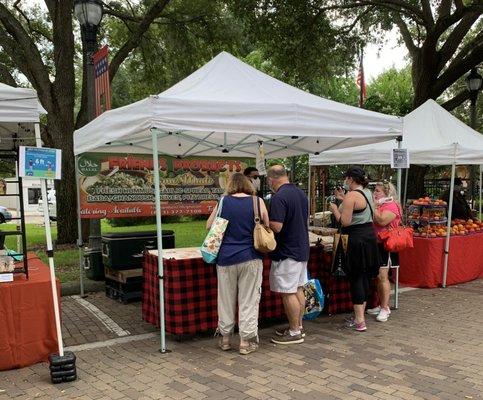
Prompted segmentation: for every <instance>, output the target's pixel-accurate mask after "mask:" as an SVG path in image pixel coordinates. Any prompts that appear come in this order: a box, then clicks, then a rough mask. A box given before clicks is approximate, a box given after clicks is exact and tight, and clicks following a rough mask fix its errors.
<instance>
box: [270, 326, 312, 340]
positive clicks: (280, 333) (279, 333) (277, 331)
mask: <svg viewBox="0 0 483 400" xmlns="http://www.w3.org/2000/svg"><path fill="white" fill-rule="evenodd" d="M289 329H290V328H289V327H286V328H278V329H275V335H277V336H283V335H286V334H287V333H290V332H289ZM300 332H301V333H302V337H303V338H305V329H304V328H302V329H300Z"/></svg>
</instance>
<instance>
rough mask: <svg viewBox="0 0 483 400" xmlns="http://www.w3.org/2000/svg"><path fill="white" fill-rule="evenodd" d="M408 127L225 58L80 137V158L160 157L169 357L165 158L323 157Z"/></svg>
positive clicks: (106, 117) (112, 114)
mask: <svg viewBox="0 0 483 400" xmlns="http://www.w3.org/2000/svg"><path fill="white" fill-rule="evenodd" d="M401 131H402V120H401V119H400V118H397V117H393V116H388V115H384V114H380V113H375V112H371V111H367V110H362V109H359V108H355V107H351V106H347V105H344V104H340V103H337V102H333V101H330V100H326V99H323V98H320V97H317V96H314V95H312V94H310V93H307V92H304V91H302V90H299V89H296V88H294V87H292V86H290V85H287V84H285V83H283V82H281V81H278V80H277V79H274V78H272V77H270V76H268V75H266V74H264V73H262V72H260V71H258V70H256V69H255V68H252V67H250V66H249V65H247V64H245V63H243V62H241V61H240V60H238V59H237V58H235V57H233V56H232V55H230V54H228V53H226V52H222V53H220V54H219V55H218V56H216V57H215V58H214V59H212V60H211V61H210V62H208V63H207V64H206V65H204V66H203V67H201V68H200V69H199V70H197V71H195V72H194V73H193V74H191V75H190V76H188V77H187V78H185V79H184V80H182V81H181V82H179V83H177V84H176V85H174V86H173V87H171V88H170V89H168V90H166V91H165V92H163V93H161V94H159V95H157V96H150V97H148V98H146V99H144V100H141V101H138V102H136V103H134V104H131V105H128V106H125V107H121V108H118V109H115V110H110V111H107V112H105V113H104V114H102V115H101V116H99V117H98V118H96V119H95V120H94V121H92V122H91V123H89V124H87V125H86V126H84V127H83V128H81V129H79V130H78V131H76V132H75V134H74V153H75V154H76V155H80V154H82V153H85V152H119V153H131V154H132V153H144V154H146V153H147V154H151V153H152V154H153V164H154V181H155V201H156V220H157V234H158V240H157V243H158V249H159V250H160V253H159V257H158V260H159V264H158V267H159V278H160V290H159V292H160V326H161V352H165V351H166V347H165V332H164V293H163V285H162V279H163V264H162V253H161V251H162V241H161V232H162V228H161V209H160V201H159V199H160V188H159V169H158V155H159V154H166V155H170V156H178V157H188V156H218V157H220V156H225V157H254V158H255V157H256V155H257V152H258V143H263V144H264V149H265V153H266V156H267V157H268V158H274V157H286V156H293V155H297V154H306V153H317V152H322V151H326V150H329V149H333V148H334V149H335V148H343V147H347V146H355V145H363V144H367V143H373V142H377V141H384V140H388V139H390V138H395V137H397V136H399V135H401Z"/></svg>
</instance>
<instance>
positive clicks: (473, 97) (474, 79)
mask: <svg viewBox="0 0 483 400" xmlns="http://www.w3.org/2000/svg"><path fill="white" fill-rule="evenodd" d="M482 85H483V78H482V77H481V75H480V74H478V72H477V71H476V68H473V69H472V70H471V72H470V73H469V74H468V76H467V77H466V86H467V88H468V91H469V93H470V126H471V127H472V128H473V129H476V101H477V100H478V93H479V91H480V90H481V87H482ZM474 189H475V168H474V166H473V165H471V166H470V190H471V198H472V200H474ZM480 191H481V188H480ZM473 204H474V203H473Z"/></svg>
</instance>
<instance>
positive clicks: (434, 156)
mask: <svg viewBox="0 0 483 400" xmlns="http://www.w3.org/2000/svg"><path fill="white" fill-rule="evenodd" d="M395 147H397V144H396V142H395V141H387V142H382V143H376V144H371V145H364V146H358V147H351V148H346V149H342V150H331V151H328V152H325V153H322V154H320V155H317V156H310V161H309V163H310V165H336V164H366V165H377V164H390V163H391V150H392V149H394V148H395ZM400 147H401V148H404V149H408V150H409V159H410V162H411V164H419V165H452V173H451V185H450V191H451V194H450V204H449V209H448V235H447V237H446V246H445V260H444V269H443V282H442V285H443V287H445V286H446V276H447V269H448V254H449V238H450V234H449V227H450V226H451V211H452V210H451V208H452V202H453V189H454V179H455V171H456V165H465V164H466V165H467V164H474V165H478V164H479V165H481V164H483V135H482V134H480V133H479V132H477V131H475V130H474V129H471V128H470V127H469V126H467V125H465V124H464V123H463V122H461V121H460V120H459V119H457V118H456V117H454V116H453V115H452V114H451V113H449V112H448V111H446V110H445V109H444V108H443V107H441V106H440V105H438V104H437V103H436V102H435V101H434V100H427V101H426V102H425V103H424V104H422V105H421V106H419V107H418V108H417V109H415V110H414V111H412V112H411V113H409V114H408V115H406V116H405V117H404V118H403V139H402V142H400ZM480 178H481V173H480ZM399 183H400V182H399ZM399 186H400V185H399ZM399 190H400V188H399ZM480 204H481V179H480Z"/></svg>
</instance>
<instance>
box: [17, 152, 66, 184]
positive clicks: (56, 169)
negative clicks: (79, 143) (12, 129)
mask: <svg viewBox="0 0 483 400" xmlns="http://www.w3.org/2000/svg"><path fill="white" fill-rule="evenodd" d="M61 161H62V152H61V150H59V149H49V148H47V147H25V146H20V148H19V175H20V176H21V177H32V178H38V179H60V177H61V165H62V162H61Z"/></svg>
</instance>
